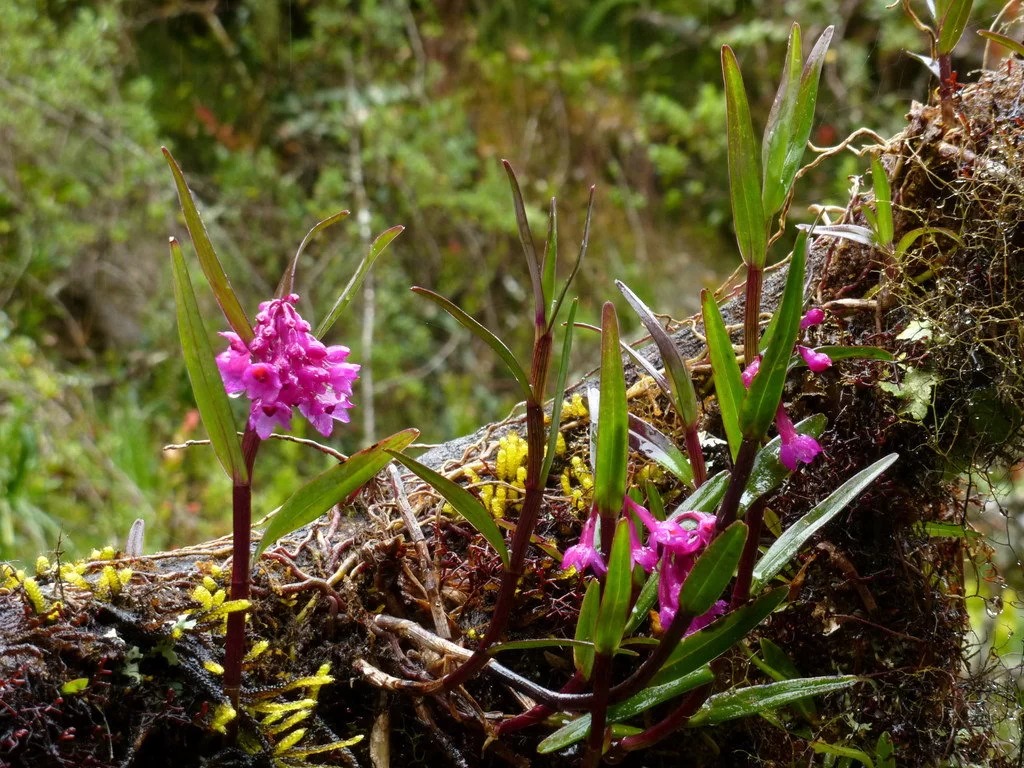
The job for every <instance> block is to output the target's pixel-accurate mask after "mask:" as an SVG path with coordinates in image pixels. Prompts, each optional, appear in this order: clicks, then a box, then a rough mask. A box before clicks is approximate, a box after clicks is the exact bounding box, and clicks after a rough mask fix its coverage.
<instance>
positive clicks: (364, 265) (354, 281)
mask: <svg viewBox="0 0 1024 768" xmlns="http://www.w3.org/2000/svg"><path fill="white" fill-rule="evenodd" d="M404 231H405V227H403V226H401V225H399V226H396V227H391V228H390V229H385V230H384V231H383V232H381V233H380V234H379V235H377V238H376V239H375V240H374V241H373V243H372V244H371V245H370V252H369V253H367V254H366V256H364V257H363V260H362V261H361V262H359V266H358V267H357V268H356V272H355V274H354V275H352V277H351V279H350V280H349V281H348V285H346V286H345V290H343V291H342V292H341V296H339V297H338V300H337V301H335V302H334V306H333V307H331V311H330V312H328V313H327V317H326V318H324V320H323V322H321V323H320V325H319V326H317V329H316V337H317V338H318V339H322V338H323V337H324V335H325V334H326V333H327V332H328V331H329V330H331V326H333V325H334V324H335V323H336V322H338V318H339V317H341V313H342V312H344V311H345V307H347V306H348V305H349V303H350V302H351V301H352V299H354V298H355V295H356V292H357V291H358V290H359V287H360V286H361V285H362V284H363V281H364V280H365V279H366V276H367V275H368V274H369V273H370V268H371V267H373V263H374V262H375V261H377V257H378V256H380V255H381V254H382V253H384V249H385V248H387V247H388V246H389V245H391V241H392V240H394V239H395V238H396V237H398V236H399V235H400V234H402V232H404Z"/></svg>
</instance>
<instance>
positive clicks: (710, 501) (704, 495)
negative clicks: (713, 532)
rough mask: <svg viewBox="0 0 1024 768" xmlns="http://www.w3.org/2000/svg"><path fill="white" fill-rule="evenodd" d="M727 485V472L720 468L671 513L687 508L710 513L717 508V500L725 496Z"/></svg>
mask: <svg viewBox="0 0 1024 768" xmlns="http://www.w3.org/2000/svg"><path fill="white" fill-rule="evenodd" d="M728 486H729V472H728V471H726V470H722V471H721V472H719V473H718V474H717V475H715V476H714V477H709V478H708V479H707V480H705V481H704V485H702V486H701V487H700V488H698V489H697V490H696V491H694V492H693V493H691V494H690V495H689V496H688V497H687V498H686V499H685V500H684V501H683V503H682V504H680V505H679V506H677V507H676V508H675V511H674V512H673V513H672V514H673V515H675V514H678V513H679V512H686V511H688V510H692V511H694V512H707V513H708V514H711V513H712V512H714V511H715V510H716V509H717V508H718V502H720V501H721V500H722V497H723V496H725V489H726V488H727V487H728Z"/></svg>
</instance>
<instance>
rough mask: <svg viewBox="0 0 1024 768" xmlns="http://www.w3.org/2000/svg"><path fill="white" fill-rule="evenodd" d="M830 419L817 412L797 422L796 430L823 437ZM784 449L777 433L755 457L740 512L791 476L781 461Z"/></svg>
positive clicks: (741, 499)
mask: <svg viewBox="0 0 1024 768" xmlns="http://www.w3.org/2000/svg"><path fill="white" fill-rule="evenodd" d="M827 423H828V419H826V418H825V416H824V415H823V414H820V413H817V414H815V415H814V416H810V417H808V418H806V419H804V420H803V421H801V422H799V423H797V424H796V431H797V432H798V433H799V434H801V435H810V436H811V437H815V438H817V437H821V433H822V432H824V431H825V426H826V424H827ZM781 449H782V438H781V437H779V436H778V435H776V436H775V437H773V438H772V439H771V440H770V441H768V444H767V445H766V446H765V447H764V448H762V449H761V450H760V451H758V452H757V456H755V457H754V466H753V468H752V469H751V470H750V477H749V479H748V480H747V486H746V488H744V489H743V495H742V496H741V497H740V506H739V509H740V513H741V514H743V513H745V512H746V511H747V510H748V509H749V508H750V505H751V504H753V503H754V502H755V501H757V500H758V499H759V498H761V497H762V496H764V495H765V494H766V493H769V492H771V491H774V490H775V489H776V488H778V487H779V486H780V485H782V481H783V480H785V479H786V478H787V477H789V476H790V475H791V474H792V472H791V471H790V470H789V469H788V468H787V467H785V466H783V464H782V462H781V461H779V451H780V450H781Z"/></svg>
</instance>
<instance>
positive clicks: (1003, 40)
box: [978, 29, 1024, 69]
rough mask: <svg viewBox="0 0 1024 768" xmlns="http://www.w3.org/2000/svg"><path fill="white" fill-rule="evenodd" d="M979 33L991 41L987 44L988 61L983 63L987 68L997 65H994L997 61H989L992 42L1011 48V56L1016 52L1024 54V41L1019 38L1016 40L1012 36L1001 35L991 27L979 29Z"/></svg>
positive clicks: (986, 57)
mask: <svg viewBox="0 0 1024 768" xmlns="http://www.w3.org/2000/svg"><path fill="white" fill-rule="evenodd" d="M978 34H979V35H981V36H982V37H984V38H985V39H986V40H988V41H990V42H989V43H986V44H985V62H986V63H985V64H984V65H983V67H984V68H985V69H995V66H993V65H994V64H995V62H990V61H989V58H990V57H989V50H990V46H991V44H992V43H996V44H997V45H1001V46H1002V47H1003V48H1006V49H1007V50H1009V51H1010V55H1011V56H1012V55H1013V54H1015V53H1016V54H1017V55H1018V56H1024V43H1022V42H1020V41H1019V40H1014V39H1013V38H1012V37H1007V36H1006V35H1001V34H999V33H998V32H993V31H992V30H989V29H979V30H978Z"/></svg>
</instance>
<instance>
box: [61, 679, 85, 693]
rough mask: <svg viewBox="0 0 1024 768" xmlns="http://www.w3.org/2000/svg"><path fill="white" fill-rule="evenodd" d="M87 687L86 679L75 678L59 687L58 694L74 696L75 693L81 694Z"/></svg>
mask: <svg viewBox="0 0 1024 768" xmlns="http://www.w3.org/2000/svg"><path fill="white" fill-rule="evenodd" d="M88 687H89V678H88V677H76V678H75V679H74V680H68V681H67V682H66V683H64V684H63V685H61V687H60V692H61V694H62V695H64V696H74V695H75V694H77V693H81V692H82V691H84V690H85V689H86V688H88Z"/></svg>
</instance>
